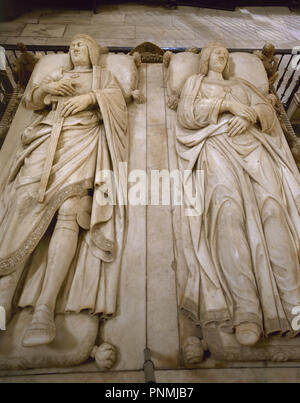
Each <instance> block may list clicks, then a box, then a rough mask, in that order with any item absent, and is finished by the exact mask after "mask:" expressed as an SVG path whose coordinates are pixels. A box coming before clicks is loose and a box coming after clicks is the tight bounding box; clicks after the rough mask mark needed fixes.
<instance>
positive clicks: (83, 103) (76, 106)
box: [43, 80, 93, 118]
mask: <svg viewBox="0 0 300 403" xmlns="http://www.w3.org/2000/svg"><path fill="white" fill-rule="evenodd" d="M74 87H75V84H74V83H73V82H72V80H61V81H55V82H52V83H49V84H45V85H44V88H43V89H44V91H45V92H46V93H48V94H51V95H56V96H62V97H72V98H70V99H68V100H67V101H66V102H65V104H64V106H63V109H62V112H61V116H62V117H64V118H66V117H68V116H70V115H75V114H76V113H78V112H82V111H84V110H86V109H87V108H88V107H89V106H90V105H92V104H93V98H92V97H91V95H90V94H83V95H77V96H74V94H75V88H74Z"/></svg>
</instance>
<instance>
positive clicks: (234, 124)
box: [228, 116, 250, 137]
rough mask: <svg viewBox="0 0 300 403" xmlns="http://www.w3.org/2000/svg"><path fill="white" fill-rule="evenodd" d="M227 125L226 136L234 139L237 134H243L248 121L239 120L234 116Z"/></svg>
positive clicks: (238, 117) (239, 118)
mask: <svg viewBox="0 0 300 403" xmlns="http://www.w3.org/2000/svg"><path fill="white" fill-rule="evenodd" d="M228 125H229V132H228V136H229V137H234V136H236V135H238V134H243V133H244V132H245V131H246V130H247V128H248V126H249V125H250V123H249V122H248V120H246V119H244V118H241V117H240V116H236V117H234V118H232V119H230V120H229V122H228Z"/></svg>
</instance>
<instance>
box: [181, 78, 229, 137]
mask: <svg viewBox="0 0 300 403" xmlns="http://www.w3.org/2000/svg"><path fill="white" fill-rule="evenodd" d="M202 79H203V76H202V77H201V76H192V77H190V78H189V79H188V80H187V81H186V83H185V85H184V87H183V90H182V93H181V97H180V101H179V104H178V110H177V118H178V123H179V124H180V125H181V126H182V127H185V128H187V129H201V128H203V127H206V126H209V125H211V124H216V123H217V121H218V117H219V114H220V110H221V106H222V102H223V98H220V99H215V98H211V99H209V98H205V97H203V96H202V94H201V83H202Z"/></svg>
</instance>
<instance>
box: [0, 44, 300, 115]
mask: <svg viewBox="0 0 300 403" xmlns="http://www.w3.org/2000/svg"><path fill="white" fill-rule="evenodd" d="M0 46H3V47H4V49H5V51H6V62H7V70H6V73H7V74H6V78H5V80H6V88H4V85H3V76H1V83H0V103H1V104H2V105H4V106H5V103H7V99H8V96H7V94H8V92H9V91H10V92H11V88H12V87H15V86H16V84H15V82H14V79H13V74H12V65H13V63H14V62H15V60H16V59H17V58H18V57H19V56H20V55H21V52H20V50H19V49H18V47H17V46H16V45H0ZM68 49H69V48H68V46H46V45H40V46H39V45H28V46H27V50H28V52H33V53H35V54H36V53H39V54H42V55H46V54H49V53H66V52H68ZM162 49H163V50H164V51H167V50H170V51H172V52H174V53H178V52H182V51H185V48H162ZM131 50H132V48H131V47H109V51H110V52H113V53H120V52H122V53H129V52H130V51H131ZM199 50H200V49H199ZM255 50H258V49H255V48H253V49H236V48H235V49H229V51H230V52H248V53H253V51H255ZM276 56H277V57H278V58H279V64H278V73H279V75H278V79H277V81H276V82H275V89H276V91H277V94H278V96H279V99H280V100H281V102H282V104H283V105H284V107H285V109H286V110H287V108H288V107H289V105H290V103H291V101H292V98H293V96H294V94H295V93H296V92H297V90H298V89H299V86H300V58H299V60H298V58H297V55H296V54H294V53H293V49H277V50H276ZM295 60H296V62H295ZM297 60H298V61H297ZM7 79H9V81H10V84H11V86H10V88H9V90H8V88H7V85H8V84H7ZM4 109H5V108H4ZM2 111H3V107H2ZM2 113H3V112H2ZM0 119H1V107H0Z"/></svg>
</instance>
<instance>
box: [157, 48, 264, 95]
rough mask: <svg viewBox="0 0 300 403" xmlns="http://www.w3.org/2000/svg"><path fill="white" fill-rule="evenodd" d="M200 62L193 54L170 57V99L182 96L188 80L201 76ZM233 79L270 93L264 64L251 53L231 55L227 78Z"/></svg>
mask: <svg viewBox="0 0 300 403" xmlns="http://www.w3.org/2000/svg"><path fill="white" fill-rule="evenodd" d="M199 61H200V56H199V54H195V53H192V52H181V53H177V54H172V55H170V56H169V60H167V64H168V71H167V90H168V95H169V97H172V96H177V97H178V96H180V94H181V91H182V88H183V85H184V83H185V82H186V80H187V79H188V78H189V77H190V76H191V75H193V74H199V68H200V66H199ZM165 64H166V63H165ZM231 77H239V78H243V79H245V80H247V81H249V82H250V83H252V84H253V85H255V86H256V87H257V88H258V89H259V90H260V91H261V92H262V93H263V94H267V93H268V90H269V84H268V77H267V73H266V71H265V68H264V66H263V63H262V61H261V60H260V59H258V57H257V56H255V55H253V54H251V53H246V52H236V53H231V54H230V60H229V69H228V74H227V77H226V78H231Z"/></svg>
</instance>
